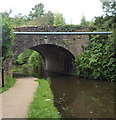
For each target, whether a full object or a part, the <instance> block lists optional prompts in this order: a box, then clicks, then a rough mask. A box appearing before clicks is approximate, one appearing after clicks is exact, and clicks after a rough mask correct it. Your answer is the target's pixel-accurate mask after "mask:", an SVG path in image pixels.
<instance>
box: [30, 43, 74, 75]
mask: <svg viewBox="0 0 116 120" xmlns="http://www.w3.org/2000/svg"><path fill="white" fill-rule="evenodd" d="M29 49H32V50H35V51H36V52H38V53H40V55H41V56H42V58H43V63H42V70H43V71H49V72H56V73H61V74H73V73H74V66H73V60H74V59H75V57H74V55H73V54H72V53H71V52H70V51H68V50H66V49H65V48H63V47H60V46H57V45H53V44H40V45H36V46H34V47H31V48H29Z"/></svg>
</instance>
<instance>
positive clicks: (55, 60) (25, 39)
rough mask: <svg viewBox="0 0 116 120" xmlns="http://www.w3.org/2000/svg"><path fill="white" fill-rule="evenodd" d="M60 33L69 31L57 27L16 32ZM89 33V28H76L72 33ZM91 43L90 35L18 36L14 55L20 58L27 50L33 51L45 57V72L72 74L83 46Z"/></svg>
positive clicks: (22, 28) (25, 28)
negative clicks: (74, 63) (74, 61)
mask: <svg viewBox="0 0 116 120" xmlns="http://www.w3.org/2000/svg"><path fill="white" fill-rule="evenodd" d="M45 31H47V32H55V31H56V32H59V31H67V26H64V27H63V29H60V30H59V28H58V27H55V26H35V27H34V26H32V27H18V28H15V32H45ZM81 31H88V28H79V27H78V26H74V29H73V31H72V32H81ZM88 43H89V36H88V35H81V36H79V35H32V34H31V35H19V34H16V36H15V40H14V45H13V48H12V50H13V53H14V57H16V56H18V55H19V54H20V53H22V52H23V51H24V50H26V49H33V50H35V51H37V52H39V53H40V54H41V56H42V57H43V60H44V62H43V70H48V71H53V72H60V73H65V74H72V73H74V71H75V68H74V66H73V64H72V62H73V60H74V59H75V56H76V55H77V54H81V53H82V52H83V49H82V46H87V45H88Z"/></svg>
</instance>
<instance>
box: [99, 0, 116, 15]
mask: <svg viewBox="0 0 116 120" xmlns="http://www.w3.org/2000/svg"><path fill="white" fill-rule="evenodd" d="M101 2H102V4H103V5H102V8H103V10H104V12H105V13H106V15H107V16H115V14H116V1H114V2H104V1H102V0H101Z"/></svg>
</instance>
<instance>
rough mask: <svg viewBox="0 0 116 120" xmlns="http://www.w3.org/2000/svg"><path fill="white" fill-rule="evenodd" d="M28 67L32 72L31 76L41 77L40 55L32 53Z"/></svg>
mask: <svg viewBox="0 0 116 120" xmlns="http://www.w3.org/2000/svg"><path fill="white" fill-rule="evenodd" d="M28 65H29V66H30V68H31V70H32V75H33V76H35V77H36V74H37V75H38V76H39V75H41V67H42V66H41V65H42V58H41V56H40V54H39V53H38V52H36V51H34V52H33V53H32V54H31V56H30V57H29V59H28Z"/></svg>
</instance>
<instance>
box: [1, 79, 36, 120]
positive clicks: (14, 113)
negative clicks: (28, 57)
mask: <svg viewBox="0 0 116 120" xmlns="http://www.w3.org/2000/svg"><path fill="white" fill-rule="evenodd" d="M16 79H17V82H16V84H15V86H14V87H12V88H10V89H9V90H8V91H6V92H4V93H2V94H0V99H1V98H2V118H25V117H26V116H27V111H28V107H29V105H30V103H31V102H32V100H33V96H34V94H33V93H34V92H35V90H36V87H37V84H38V83H37V82H36V81H34V80H36V79H37V78H34V77H19V78H16ZM0 105H1V104H0ZM0 107H1V106H0Z"/></svg>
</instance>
